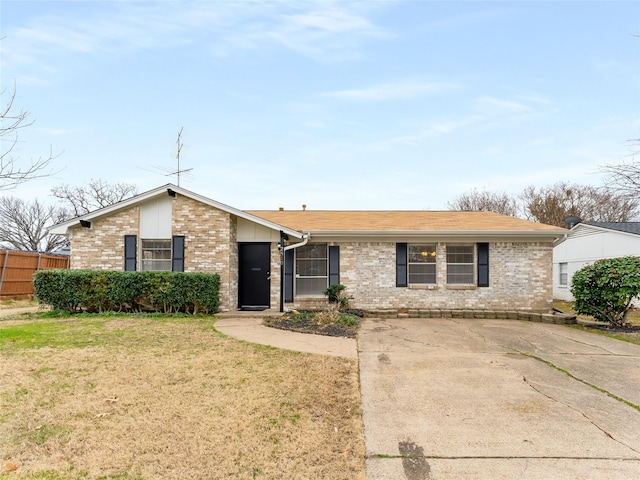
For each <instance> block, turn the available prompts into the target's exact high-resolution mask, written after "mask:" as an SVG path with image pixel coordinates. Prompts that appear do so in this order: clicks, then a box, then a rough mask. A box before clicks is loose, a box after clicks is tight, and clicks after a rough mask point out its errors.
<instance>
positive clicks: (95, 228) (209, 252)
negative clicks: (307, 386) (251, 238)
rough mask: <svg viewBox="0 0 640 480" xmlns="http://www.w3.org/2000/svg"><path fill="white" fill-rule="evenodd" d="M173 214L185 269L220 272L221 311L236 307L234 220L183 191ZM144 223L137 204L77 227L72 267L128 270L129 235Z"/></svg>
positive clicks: (133, 233)
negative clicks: (126, 242)
mask: <svg viewBox="0 0 640 480" xmlns="http://www.w3.org/2000/svg"><path fill="white" fill-rule="evenodd" d="M172 219H173V220H172V225H171V230H172V232H171V233H172V235H184V236H185V248H184V250H185V251H184V254H185V266H184V270H185V272H205V273H217V274H219V275H220V310H221V311H226V310H230V309H234V308H236V307H237V298H238V294H237V291H238V243H237V240H236V225H237V222H236V221H235V219H234V218H232V217H231V215H230V214H229V213H226V212H223V211H221V210H218V209H215V208H212V207H210V206H208V205H205V204H203V203H200V202H197V201H195V200H193V199H191V198H189V197H184V196H182V195H178V196H177V197H176V198H175V199H174V200H173V202H172ZM139 227H140V210H139V208H138V207H137V206H135V207H131V208H129V209H126V210H123V211H121V212H117V213H114V214H112V215H110V216H108V217H105V218H103V219H98V220H94V221H92V228H90V229H89V228H81V227H78V228H75V229H74V230H73V235H72V237H71V268H73V269H94V270H123V269H124V235H137V236H138V237H139V235H140V228H139ZM138 242H140V238H138ZM138 245H139V243H138ZM278 281H279V280H278ZM278 285H279V284H278Z"/></svg>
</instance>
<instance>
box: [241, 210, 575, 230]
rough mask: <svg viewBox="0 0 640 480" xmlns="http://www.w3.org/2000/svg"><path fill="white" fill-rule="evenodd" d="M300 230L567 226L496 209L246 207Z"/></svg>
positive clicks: (552, 228) (266, 218) (497, 228)
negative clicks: (491, 210)
mask: <svg viewBox="0 0 640 480" xmlns="http://www.w3.org/2000/svg"><path fill="white" fill-rule="evenodd" d="M246 213H249V214H251V215H256V216H258V217H261V218H263V219H265V220H269V221H271V222H274V223H277V224H279V225H283V226H286V227H289V228H292V229H294V230H299V231H301V232H348V231H352V232H354V233H364V232H384V233H392V232H425V233H432V232H448V233H454V232H487V233H488V232H491V233H500V232H504V233H515V232H519V233H524V232H529V233H532V234H540V233H542V234H553V233H554V232H555V233H557V234H561V233H563V232H564V229H562V228H559V227H554V226H551V225H545V224H542V223H536V222H531V221H529V220H523V219H521V218H515V217H510V216H507V215H502V214H499V213H494V212H460V211H422V210H402V211H401V210H378V211H363V210H360V211H340V210H247V212H246Z"/></svg>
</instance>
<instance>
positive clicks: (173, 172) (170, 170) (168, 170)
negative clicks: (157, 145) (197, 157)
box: [138, 127, 193, 186]
mask: <svg viewBox="0 0 640 480" xmlns="http://www.w3.org/2000/svg"><path fill="white" fill-rule="evenodd" d="M183 130H184V127H181V128H180V131H179V132H178V139H177V140H176V144H177V145H178V148H177V152H176V160H177V161H178V169H177V170H174V169H173V168H167V167H152V168H153V170H151V169H148V168H143V167H138V168H142V169H143V170H148V171H150V172H154V173H162V172H158V171H157V170H161V171H163V172H166V173H164V176H165V177H169V176H171V175H176V176H177V184H178V186H180V174H181V173H187V172H190V171H191V170H193V168H185V169H184V170H181V169H180V153H182V147H183V143H182V131H183Z"/></svg>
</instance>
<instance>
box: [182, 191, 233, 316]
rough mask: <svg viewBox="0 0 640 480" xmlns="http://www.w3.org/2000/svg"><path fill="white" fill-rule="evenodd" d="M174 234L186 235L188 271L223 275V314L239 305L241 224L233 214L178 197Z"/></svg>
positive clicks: (221, 308) (185, 266)
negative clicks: (239, 233)
mask: <svg viewBox="0 0 640 480" xmlns="http://www.w3.org/2000/svg"><path fill="white" fill-rule="evenodd" d="M172 217H173V223H172V234H173V235H184V236H185V242H184V245H185V247H184V257H185V264H184V271H185V272H205V273H217V274H218V275H220V310H221V311H227V310H231V309H235V308H236V307H237V304H238V242H237V238H236V237H237V221H236V219H235V218H234V217H232V216H231V215H230V214H229V213H227V212H224V211H222V210H218V209H216V208H213V207H210V206H208V205H205V204H203V203H200V202H197V201H196V200H193V199H191V198H189V197H184V196H182V195H177V196H176V198H175V199H174V201H173V208H172Z"/></svg>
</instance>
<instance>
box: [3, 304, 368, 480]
mask: <svg viewBox="0 0 640 480" xmlns="http://www.w3.org/2000/svg"><path fill="white" fill-rule="evenodd" d="M0 452H1V454H0V478H1V479H3V480H4V479H11V480H14V479H52V480H67V479H81V478H87V479H150V478H163V479H184V478H192V479H227V478H262V479H275V478H282V475H283V472H286V476H287V477H288V478H323V479H329V480H332V479H346V478H349V479H364V478H366V475H365V470H364V456H365V451H364V441H363V433H362V420H361V411H360V396H359V389H358V375H357V362H356V361H355V360H352V359H341V358H335V357H328V356H315V355H309V354H301V353H295V352H288V351H284V350H278V349H273V348H269V349H267V348H262V347H260V346H256V345H253V344H250V343H247V342H240V341H236V340H235V339H231V338H228V337H225V336H223V335H221V334H219V333H218V332H217V331H216V330H215V328H214V318H213V317H205V316H203V317H196V318H194V317H188V318H173V317H163V318H158V317H154V318H145V317H137V316H135V317H134V316H96V315H91V316H72V317H66V316H60V317H58V318H51V317H49V318H42V316H40V317H38V318H28V319H10V320H3V321H2V322H0ZM9 467H10V469H9ZM9 470H10V471H9Z"/></svg>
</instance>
